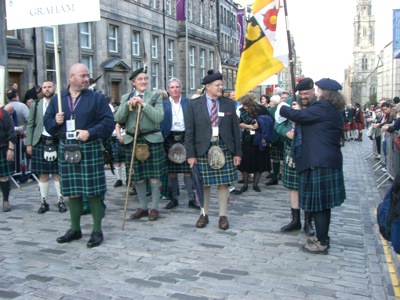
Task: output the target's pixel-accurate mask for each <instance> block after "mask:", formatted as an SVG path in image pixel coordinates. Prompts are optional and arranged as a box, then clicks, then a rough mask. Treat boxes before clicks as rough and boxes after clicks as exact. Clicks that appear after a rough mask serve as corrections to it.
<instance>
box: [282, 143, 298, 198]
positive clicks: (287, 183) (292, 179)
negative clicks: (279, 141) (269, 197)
mask: <svg viewBox="0 0 400 300" xmlns="http://www.w3.org/2000/svg"><path fill="white" fill-rule="evenodd" d="M283 155H284V159H283V177H282V183H283V186H284V187H285V188H287V189H289V190H296V191H297V190H298V189H299V179H298V175H297V172H296V169H295V168H292V167H290V166H289V165H288V164H287V162H286V157H287V156H288V155H290V144H288V143H285V148H284V154H283Z"/></svg>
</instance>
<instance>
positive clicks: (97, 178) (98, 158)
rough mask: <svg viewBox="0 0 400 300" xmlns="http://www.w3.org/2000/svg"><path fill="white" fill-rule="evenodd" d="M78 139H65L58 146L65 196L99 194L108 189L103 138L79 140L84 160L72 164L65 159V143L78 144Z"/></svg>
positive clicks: (62, 189) (60, 172) (59, 168)
mask: <svg viewBox="0 0 400 300" xmlns="http://www.w3.org/2000/svg"><path fill="white" fill-rule="evenodd" d="M76 143H77V141H76V140H65V141H64V142H60V144H59V147H58V155H59V157H58V158H59V159H58V170H59V175H60V182H61V191H62V194H63V196H65V197H68V196H75V195H82V196H87V197H91V196H98V195H103V194H105V193H106V191H107V185H106V176H105V173H104V159H103V151H102V142H101V140H95V141H93V142H87V143H84V142H78V143H79V146H80V150H81V153H82V160H81V161H80V162H79V163H76V164H70V163H68V162H66V161H65V160H64V148H65V147H64V144H76Z"/></svg>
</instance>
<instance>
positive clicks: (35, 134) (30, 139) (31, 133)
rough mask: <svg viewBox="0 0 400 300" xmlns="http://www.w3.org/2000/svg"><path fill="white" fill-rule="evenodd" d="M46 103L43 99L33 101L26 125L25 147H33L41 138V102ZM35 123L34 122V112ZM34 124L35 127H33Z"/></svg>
mask: <svg viewBox="0 0 400 300" xmlns="http://www.w3.org/2000/svg"><path fill="white" fill-rule="evenodd" d="M44 101H46V100H44V98H42V99H40V100H38V102H36V101H34V102H32V104H31V107H30V109H29V117H28V124H27V125H26V140H25V145H26V146H35V145H36V144H37V143H39V141H40V137H41V136H42V132H43V128H44V124H43V102H44ZM36 109H37V112H36V121H35V120H34V116H35V110H36ZM35 123H36V126H35Z"/></svg>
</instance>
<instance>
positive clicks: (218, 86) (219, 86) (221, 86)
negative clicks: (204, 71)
mask: <svg viewBox="0 0 400 300" xmlns="http://www.w3.org/2000/svg"><path fill="white" fill-rule="evenodd" d="M210 85H212V86H215V87H217V88H224V85H223V84H213V83H211V84H210Z"/></svg>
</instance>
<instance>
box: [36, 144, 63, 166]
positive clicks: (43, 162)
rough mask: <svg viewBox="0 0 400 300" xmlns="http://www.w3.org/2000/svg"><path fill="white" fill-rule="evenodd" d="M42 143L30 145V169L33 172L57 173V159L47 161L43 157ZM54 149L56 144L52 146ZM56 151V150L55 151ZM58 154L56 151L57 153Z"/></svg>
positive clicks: (56, 147) (56, 146)
mask: <svg viewBox="0 0 400 300" xmlns="http://www.w3.org/2000/svg"><path fill="white" fill-rule="evenodd" d="M44 147H45V146H44V145H43V144H42V143H40V142H39V143H37V144H36V145H35V146H33V147H32V160H31V171H32V173H35V174H58V159H59V157H57V159H56V160H55V161H47V160H45V159H44V156H43V155H44ZM53 147H54V148H55V149H56V151H57V149H58V145H55V146H53ZM57 152H58V151H57ZM57 155H58V153H57Z"/></svg>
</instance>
